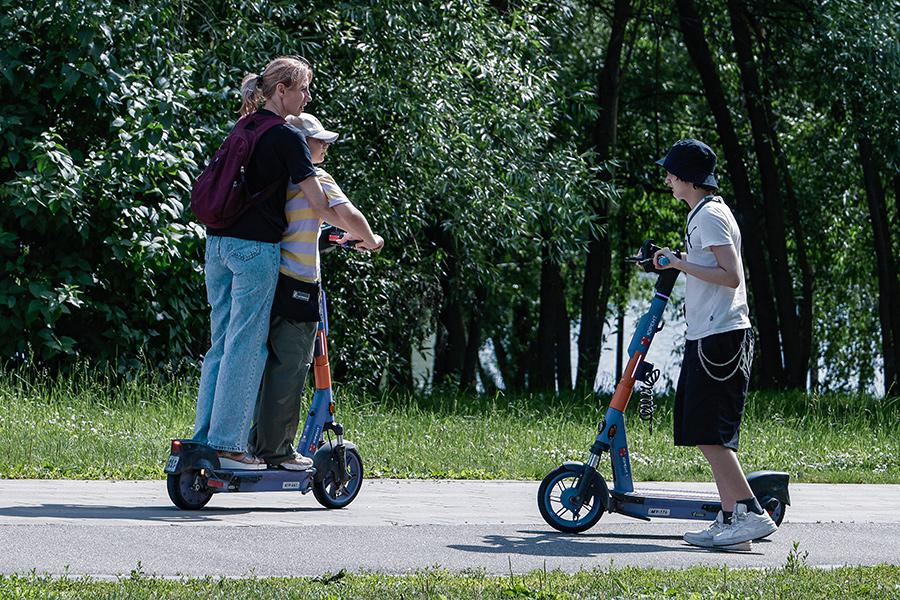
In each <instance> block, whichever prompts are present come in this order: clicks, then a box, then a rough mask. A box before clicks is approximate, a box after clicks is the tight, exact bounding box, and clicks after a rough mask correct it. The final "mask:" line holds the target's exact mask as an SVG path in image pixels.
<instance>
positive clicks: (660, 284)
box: [537, 240, 791, 533]
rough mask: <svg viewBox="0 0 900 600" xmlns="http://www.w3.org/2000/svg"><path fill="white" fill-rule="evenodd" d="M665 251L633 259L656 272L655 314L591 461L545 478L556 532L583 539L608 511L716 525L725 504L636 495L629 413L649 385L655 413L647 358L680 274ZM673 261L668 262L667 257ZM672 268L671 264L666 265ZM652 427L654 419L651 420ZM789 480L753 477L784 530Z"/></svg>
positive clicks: (649, 409) (646, 251)
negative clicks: (607, 466) (606, 472)
mask: <svg viewBox="0 0 900 600" xmlns="http://www.w3.org/2000/svg"><path fill="white" fill-rule="evenodd" d="M657 250H659V247H658V246H655V245H654V244H653V240H647V241H645V242H644V244H643V245H642V246H641V252H640V255H639V256H637V257H633V258H631V259H629V260H630V261H633V262H637V263H638V264H639V265H640V266H641V267H642V268H643V269H644V270H645V271H647V272H648V273H656V274H657V275H658V277H657V281H656V288H655V292H654V295H653V300H652V302H651V304H650V310H649V311H647V313H646V314H644V315H643V317H641V320H640V322H639V323H638V327H637V331H635V333H634V336H633V337H632V339H631V344H630V345H629V347H628V354H629V360H628V366H627V367H626V368H625V372H624V374H623V375H622V378H621V379H620V380H619V383H618V385H617V386H616V390H615V392H614V394H613V397H612V400H611V401H610V405H609V408H608V409H607V411H606V416H605V417H604V418H603V419H601V420H600V423H599V425H598V427H597V429H598V433H597V437H596V439H595V440H594V443H593V445H592V446H591V449H590V452H589V453H588V456H587V461H586V462H583V463H582V462H575V461H572V462H567V463H564V464H562V465H560V466H559V467H557V468H556V469H554V470H553V471H551V472H550V473H549V474H547V476H546V477H544V479H543V481H541V485H540V487H539V488H538V497H537V501H538V509H539V510H540V513H541V516H542V517H543V518H544V520H545V521H546V522H547V524H549V525H550V526H551V527H553V528H554V529H557V530H559V531H562V532H565V533H579V532H582V531H585V530H587V529H590V528H591V527H593V526H594V525H595V524H596V523H597V521H599V520H600V517H602V516H603V513H604V512H609V513H619V514H621V515H625V516H628V517H634V518H636V519H643V520H645V521H649V520H650V519H651V518H654V517H656V518H669V519H699V520H705V521H712V520H714V519H715V518H716V515H717V514H718V512H719V511H720V510H721V508H722V505H721V502H720V500H719V496H718V495H717V494H702V493H698V492H673V491H670V490H659V491H653V490H636V489H635V488H634V482H633V480H632V471H631V460H630V458H629V451H628V440H627V437H626V435H625V409H626V408H627V407H628V401H629V400H630V398H631V394H632V390H633V389H634V385H635V383H636V382H638V381H640V382H643V384H644V385H643V388H642V390H641V396H642V397H641V400H640V404H641V406H640V414H641V417H642V418H646V417H649V418H650V419H652V415H653V395H652V386H653V384H654V383H655V382H656V380H657V379H658V378H659V370H658V369H655V368H654V367H653V364H651V363H649V362H647V361H646V360H644V359H645V357H646V356H647V352H648V350H649V349H650V343H651V342H652V341H653V337H654V336H655V335H656V333H657V332H659V330H660V329H662V316H663V311H664V309H665V307H666V305H667V304H668V302H669V296H670V295H671V293H672V288H673V287H674V286H675V281H676V279H678V274H679V271H678V270H676V269H662V270H660V269H657V268H656V267H655V266H654V265H653V256H654V254H655V253H656V251H657ZM663 260H665V257H663ZM662 265H663V266H665V263H662ZM651 426H652V421H651ZM605 453H608V454H609V459H610V462H611V463H612V473H613V487H612V489H609V487H608V486H607V483H606V480H605V479H604V478H603V476H602V475H601V474H600V473H599V472H598V471H597V467H598V465H599V464H600V459H601V458H602V456H603V454H605ZM788 478H789V476H788V474H787V473H783V472H779V471H756V472H753V473H749V474H748V475H747V482H748V483H749V484H750V489H751V490H752V491H753V494H754V495H755V496H756V498H757V500H759V503H760V506H762V507H763V508H764V509H765V510H767V511H768V513H769V516H771V517H772V520H773V521H775V523H776V524H777V525H781V521H782V519H784V513H785V510H786V507H787V506H788V505H790V503H791V501H790V497H789V496H788Z"/></svg>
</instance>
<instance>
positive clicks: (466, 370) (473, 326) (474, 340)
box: [459, 285, 487, 391]
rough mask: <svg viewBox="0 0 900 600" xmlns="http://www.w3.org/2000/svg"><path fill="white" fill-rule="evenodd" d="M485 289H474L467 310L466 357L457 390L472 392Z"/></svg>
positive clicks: (479, 347)
mask: <svg viewBox="0 0 900 600" xmlns="http://www.w3.org/2000/svg"><path fill="white" fill-rule="evenodd" d="M486 298H487V288H486V287H485V286H484V285H478V286H477V287H476V288H475V302H474V303H473V304H472V307H471V309H470V310H469V331H468V336H467V341H466V356H465V359H464V360H463V366H462V375H461V376H460V378H459V389H460V390H463V391H466V390H474V389H475V375H476V373H477V371H478V365H479V360H478V352H479V350H481V323H482V316H483V312H484V302H485V299H486Z"/></svg>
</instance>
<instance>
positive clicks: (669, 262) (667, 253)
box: [653, 248, 681, 271]
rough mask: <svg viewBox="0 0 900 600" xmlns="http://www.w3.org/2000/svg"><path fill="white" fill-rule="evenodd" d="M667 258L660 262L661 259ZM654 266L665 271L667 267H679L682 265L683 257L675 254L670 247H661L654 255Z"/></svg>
mask: <svg viewBox="0 0 900 600" xmlns="http://www.w3.org/2000/svg"><path fill="white" fill-rule="evenodd" d="M663 258H665V260H663V261H662V263H661V262H660V260H661V259H663ZM653 266H654V267H656V268H657V269H659V270H661V271H664V270H666V269H678V268H679V267H680V266H681V259H680V258H678V257H677V256H675V254H674V253H673V252H672V250H671V249H669V248H660V249H659V250H657V251H656V253H655V254H654V255H653Z"/></svg>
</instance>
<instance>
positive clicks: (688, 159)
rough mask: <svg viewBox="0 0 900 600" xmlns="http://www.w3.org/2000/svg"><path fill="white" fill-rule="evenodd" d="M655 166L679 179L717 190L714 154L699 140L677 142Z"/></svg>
mask: <svg viewBox="0 0 900 600" xmlns="http://www.w3.org/2000/svg"><path fill="white" fill-rule="evenodd" d="M656 164H658V165H660V166H661V167H663V168H664V169H665V170H666V171H668V172H669V173H671V174H672V175H675V176H676V177H678V178H679V179H682V180H684V181H688V182H690V183H696V184H697V185H704V186H706V187H711V188H714V189H718V188H719V182H718V181H716V153H715V152H713V151H712V148H710V147H709V146H707V145H706V144H704V143H703V142H701V141H699V140H692V139H690V138H688V139H685V140H678V141H677V142H675V144H674V145H673V146H672V147H671V148H670V149H669V152H668V153H667V154H666V155H665V156H664V157H663V158H661V159H659V160H658V161H656Z"/></svg>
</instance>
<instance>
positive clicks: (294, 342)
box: [250, 315, 319, 465]
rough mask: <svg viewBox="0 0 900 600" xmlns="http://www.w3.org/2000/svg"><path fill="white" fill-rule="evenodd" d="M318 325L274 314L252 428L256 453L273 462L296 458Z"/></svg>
mask: <svg viewBox="0 0 900 600" xmlns="http://www.w3.org/2000/svg"><path fill="white" fill-rule="evenodd" d="M318 325H319V324H318V323H303V322H299V321H294V320H292V319H288V318H285V317H280V316H276V315H273V316H272V321H271V323H270V325H269V340H268V342H267V345H268V348H269V356H268V358H267V359H266V370H265V372H264V373H263V378H262V382H261V383H260V386H259V397H258V398H257V401H256V413H255V415H254V418H253V421H254V423H253V427H252V428H251V430H250V448H251V449H252V452H253V453H254V454H256V456H258V457H260V458H262V459H264V460H265V461H266V462H267V463H269V464H272V465H277V464H279V463H282V462H284V461H286V460H288V459H290V458H293V457H294V438H295V437H296V436H297V426H298V424H299V422H300V406H301V404H302V403H303V391H304V389H305V385H306V376H307V374H308V373H309V366H310V363H311V362H312V358H313V348H314V346H315V342H316V330H317V328H318Z"/></svg>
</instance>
